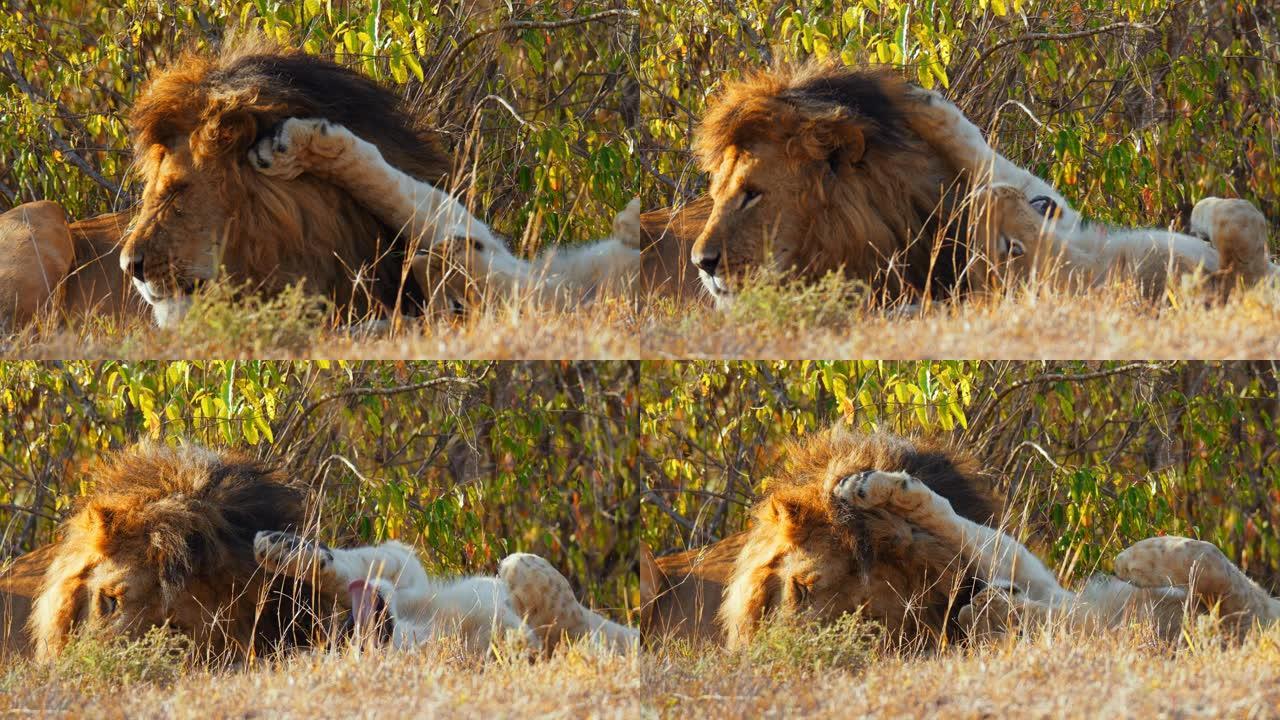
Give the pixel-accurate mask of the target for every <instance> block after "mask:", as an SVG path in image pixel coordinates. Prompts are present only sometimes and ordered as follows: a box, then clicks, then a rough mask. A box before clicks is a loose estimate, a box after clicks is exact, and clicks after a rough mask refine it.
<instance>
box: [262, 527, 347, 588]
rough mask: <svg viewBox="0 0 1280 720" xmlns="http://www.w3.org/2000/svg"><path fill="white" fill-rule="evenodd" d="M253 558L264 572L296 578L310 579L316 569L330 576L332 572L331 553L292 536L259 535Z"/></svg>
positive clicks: (279, 534)
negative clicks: (306, 576)
mask: <svg viewBox="0 0 1280 720" xmlns="http://www.w3.org/2000/svg"><path fill="white" fill-rule="evenodd" d="M253 556H254V559H256V560H257V561H258V564H259V565H261V566H262V567H263V569H265V570H267V571H269V572H279V573H283V574H285V575H291V576H293V577H302V576H304V575H309V574H310V573H311V571H312V570H313V569H314V570H315V571H317V572H320V573H328V572H330V571H331V570H332V568H333V551H332V550H330V549H329V548H328V547H326V546H325V545H324V544H323V543H318V542H315V541H313V540H308V539H306V538H304V537H300V536H298V535H295V534H294V533H291V532H284V531H276V532H269V531H265V530H264V531H260V532H259V533H258V534H257V535H256V536H254V538H253Z"/></svg>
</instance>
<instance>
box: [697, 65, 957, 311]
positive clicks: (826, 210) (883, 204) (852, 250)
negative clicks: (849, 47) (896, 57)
mask: <svg viewBox="0 0 1280 720" xmlns="http://www.w3.org/2000/svg"><path fill="white" fill-rule="evenodd" d="M910 92H911V86H910V85H908V84H907V82H906V81H904V80H903V79H902V77H901V76H900V74H899V73H897V72H895V71H892V70H889V69H886V68H851V67H846V66H844V65H841V64H838V63H833V62H809V63H805V64H799V65H794V66H781V67H778V68H774V69H771V70H763V71H758V72H755V73H752V74H749V75H747V76H746V77H744V78H742V79H740V80H735V81H731V82H728V83H726V84H725V86H724V87H723V88H722V89H721V90H720V91H719V92H718V93H717V95H716V96H715V98H714V99H712V100H711V101H709V102H708V105H707V111H706V113H705V114H704V115H703V118H702V120H701V121H700V123H699V125H698V131H697V136H696V138H695V143H694V152H695V154H696V156H697V158H698V161H699V164H700V166H701V167H702V169H703V170H704V171H706V172H708V173H710V174H712V175H715V173H716V172H717V170H718V169H719V168H720V166H721V162H722V160H723V159H724V158H732V157H734V156H736V155H737V154H739V153H742V152H757V153H758V152H759V151H760V148H762V147H771V148H780V149H782V151H783V154H784V155H785V156H789V157H791V158H792V159H795V160H800V161H803V160H805V157H804V156H803V153H802V152H801V150H810V151H811V149H812V148H822V147H826V146H829V145H831V144H832V143H831V142H830V133H831V132H832V131H831V128H833V127H834V128H838V129H840V130H841V131H844V130H843V129H844V128H850V129H851V130H850V131H851V132H852V129H856V132H857V135H858V136H859V137H860V141H859V142H858V143H857V144H858V148H859V151H860V154H859V157H858V158H857V159H856V161H855V163H854V166H855V167H854V169H853V170H852V171H841V170H839V169H838V168H842V167H844V166H843V165H841V164H840V162H839V160H840V157H839V155H835V154H833V155H832V157H831V158H830V159H829V162H832V168H833V170H836V172H835V175H836V177H837V180H836V181H834V182H833V183H831V184H830V186H829V190H830V192H826V191H825V190H824V191H823V192H822V193H813V195H815V196H818V195H822V196H824V201H823V202H822V203H820V204H816V205H815V204H814V203H810V205H809V208H810V210H809V212H811V213H812V214H813V216H812V217H809V218H800V219H799V220H798V221H799V222H805V223H807V224H806V225H805V227H806V228H808V230H807V231H806V236H805V238H804V240H803V242H804V244H805V246H806V247H805V248H804V250H805V251H804V252H803V253H802V255H801V257H803V258H804V259H805V260H806V261H808V262H809V265H808V268H807V269H808V271H809V272H811V273H812V274H813V275H814V276H815V277H820V276H821V275H822V274H824V273H826V272H828V271H832V270H838V269H843V271H844V272H845V273H846V274H848V275H850V276H852V277H855V278H858V279H861V280H865V281H869V282H879V281H883V280H892V281H893V282H894V287H897V285H898V284H899V283H898V282H897V281H898V279H899V278H900V279H901V281H902V283H901V284H905V286H906V288H909V289H911V290H913V291H914V292H917V293H922V292H924V291H926V290H927V291H928V292H929V293H930V294H931V295H933V296H936V297H946V296H948V295H950V294H951V293H952V292H953V291H954V290H955V289H956V287H957V283H958V281H959V278H960V275H961V272H962V271H963V269H964V268H965V266H966V265H967V262H968V253H967V250H966V247H965V238H964V233H963V222H957V220H958V219H962V218H961V216H960V215H959V213H958V212H956V208H957V207H958V206H959V205H960V203H959V202H957V201H958V199H959V198H958V194H956V196H955V197H953V194H955V193H954V190H955V188H954V187H953V186H954V181H955V179H956V171H955V169H954V168H952V167H951V166H950V165H949V164H948V163H947V162H946V161H945V160H944V159H942V158H941V157H940V156H939V155H938V154H937V153H936V152H935V151H934V150H933V149H932V148H930V147H929V146H928V145H927V144H926V143H925V142H924V140H923V139H921V138H920V136H919V135H917V134H916V133H915V132H914V131H913V130H912V129H911V127H910V123H909V122H908V118H909V112H910V109H911V106H910V104H911V103H912V102H913V101H912V99H911V97H910ZM824 133H825V135H824ZM836 148H837V151H838V150H839V149H840V146H839V144H838V143H836ZM804 201H806V200H805V199H804V198H800V199H797V200H796V202H797V204H800V203H802V202H804ZM895 256H896V259H895V262H893V263H891V264H886V263H887V260H886V259H887V258H890V257H895ZM890 265H892V268H893V269H892V271H891V272H892V273H893V277H886V276H884V275H882V273H883V272H884V271H885V270H886V269H887V268H888V267H889V266H890ZM898 289H903V288H898Z"/></svg>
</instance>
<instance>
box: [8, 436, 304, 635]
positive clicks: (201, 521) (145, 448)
mask: <svg viewBox="0 0 1280 720" xmlns="http://www.w3.org/2000/svg"><path fill="white" fill-rule="evenodd" d="M89 480H90V484H91V485H92V487H93V490H92V491H91V493H90V494H89V495H88V496H86V497H85V498H84V499H83V501H82V502H81V504H80V507H79V509H78V510H76V512H75V513H74V514H73V515H72V516H71V517H70V518H69V519H68V520H67V521H66V523H65V524H64V526H63V529H62V537H61V539H60V540H59V541H58V542H57V544H56V545H55V546H54V549H53V551H52V557H51V558H50V560H49V564H48V569H47V570H46V571H45V574H44V580H43V582H42V584H41V588H40V590H39V592H38V594H37V595H36V598H35V601H34V603H33V604H32V607H31V615H30V618H29V621H28V629H29V632H30V635H31V641H32V644H33V646H34V650H35V654H36V656H37V657H39V658H49V657H51V656H53V655H55V654H57V653H58V652H59V651H60V650H61V648H62V647H63V646H64V645H65V644H66V642H67V640H68V639H69V638H70V636H71V635H72V634H73V633H75V632H80V631H82V630H83V631H89V632H98V633H105V634H108V635H127V636H136V635H140V634H143V633H145V632H146V631H147V630H148V629H150V628H152V627H157V626H168V627H169V628H171V629H174V630H176V631H178V632H181V633H184V634H186V635H188V636H190V637H191V638H192V639H193V640H194V641H195V642H196V643H197V644H198V645H199V646H200V647H201V648H206V649H207V650H208V651H209V653H210V654H211V655H222V654H223V653H226V654H227V655H229V656H244V655H247V654H249V653H262V652H265V651H268V650H271V649H274V648H276V647H278V646H285V647H287V646H292V645H300V644H301V645H305V644H308V643H310V642H311V641H312V632H313V631H315V630H317V625H316V624H315V623H314V620H315V619H316V616H315V613H314V610H313V608H312V603H311V593H310V591H309V589H308V588H307V587H306V586H305V584H303V585H301V586H299V584H298V583H294V582H283V581H273V580H270V579H268V578H266V577H265V576H264V574H263V573H262V572H260V571H259V569H258V564H257V562H256V561H255V559H254V556H253V538H254V535H255V533H257V532H258V531H261V530H283V529H287V528H291V527H296V526H298V525H299V523H300V521H301V520H302V512H303V504H304V499H305V495H304V492H303V490H302V489H301V488H300V487H298V486H297V485H295V484H293V483H291V482H289V481H288V480H287V479H286V478H285V476H284V474H283V473H281V472H280V471H279V470H278V469H276V468H273V467H271V466H268V465H265V464H263V463H260V462H257V461H254V460H251V459H249V458H247V457H244V456H240V455H237V454H234V453H219V452H214V451H211V450H207V449H205V448H201V447H198V446H194V445H184V446H182V447H178V448H171V447H165V446H160V445H149V444H144V445H138V446H135V447H133V448H130V449H128V450H125V451H122V452H119V453H117V454H115V455H113V456H111V457H110V458H108V459H106V460H105V461H103V462H102V463H101V464H100V465H99V466H98V467H97V468H96V469H95V470H94V472H93V473H92V475H91V477H90V478H89ZM37 552H39V551H37ZM13 620H14V619H11V620H10V623H11V624H12V623H13Z"/></svg>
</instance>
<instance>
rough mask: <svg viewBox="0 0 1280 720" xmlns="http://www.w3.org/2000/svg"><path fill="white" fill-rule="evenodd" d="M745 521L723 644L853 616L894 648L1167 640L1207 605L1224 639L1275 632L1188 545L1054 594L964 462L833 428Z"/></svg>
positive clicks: (1145, 551) (1269, 609) (1257, 599)
mask: <svg viewBox="0 0 1280 720" xmlns="http://www.w3.org/2000/svg"><path fill="white" fill-rule="evenodd" d="M788 463H789V469H788V472H787V474H786V476H785V477H784V479H783V480H782V482H781V483H780V484H779V485H777V486H776V487H775V488H773V489H772V490H771V492H770V493H769V495H768V496H766V497H765V498H764V499H763V500H762V501H761V502H760V504H759V505H758V506H757V508H756V511H755V517H756V524H755V525H754V526H753V527H752V528H751V529H750V530H749V531H748V533H749V534H748V539H747V542H746V545H745V546H744V547H743V549H742V552H741V553H740V554H739V556H738V559H737V562H736V564H735V567H734V569H733V572H732V575H731V577H730V581H729V585H728V587H727V588H726V589H725V594H724V599H723V602H722V603H721V607H720V619H721V621H722V623H723V624H724V626H725V630H726V635H727V640H728V643H729V644H730V645H731V646H732V645H739V644H741V643H743V642H744V641H745V640H747V639H748V638H750V637H751V636H752V634H753V633H754V631H755V629H756V628H757V626H758V624H759V623H760V622H761V621H762V620H763V619H764V618H765V617H766V616H768V615H770V614H778V615H798V614H806V615H811V616H817V617H819V618H831V617H834V616H837V615H839V614H840V613H843V612H848V611H853V610H856V609H859V608H861V609H863V611H864V612H865V613H866V615H867V616H868V617H870V618H872V619H874V620H877V621H878V622H880V623H881V624H883V625H884V626H885V627H886V628H887V629H888V630H889V631H890V632H891V633H893V634H895V635H897V636H899V637H902V638H904V639H909V640H910V639H924V640H926V641H930V640H933V639H936V638H937V637H939V636H940V635H942V634H943V633H946V632H948V631H951V630H953V629H957V625H958V626H959V628H958V629H959V630H961V631H963V632H967V633H970V634H971V635H987V634H990V633H993V632H994V633H1004V632H1009V631H1011V630H1014V629H1016V628H1019V627H1028V626H1030V627H1035V626H1042V625H1045V624H1047V623H1050V622H1053V621H1059V622H1064V623H1066V624H1067V625H1068V627H1070V628H1073V629H1076V630H1079V631H1085V632H1087V631H1096V630H1099V629H1101V628H1106V627H1116V626H1119V625H1120V624H1122V623H1125V622H1134V621H1136V622H1139V623H1143V624H1146V625H1148V626H1150V627H1151V628H1152V629H1153V630H1154V631H1155V632H1156V633H1158V634H1159V636H1161V637H1163V638H1166V639H1169V640H1176V639H1177V638H1178V637H1179V635H1180V632H1181V628H1182V624H1183V622H1184V621H1185V618H1186V617H1187V611H1188V610H1190V611H1192V612H1202V611H1204V610H1206V609H1211V608H1217V609H1218V611H1219V612H1220V613H1221V614H1222V617H1223V619H1224V620H1225V621H1226V622H1227V627H1228V629H1229V630H1232V631H1234V632H1243V631H1245V630H1247V629H1249V628H1250V627H1252V626H1254V625H1255V624H1257V623H1271V622H1276V621H1280V601H1278V600H1276V599H1274V598H1272V597H1270V596H1269V595H1268V594H1267V593H1266V592H1265V591H1263V590H1262V589H1261V588H1259V587H1258V586H1257V585H1256V584H1255V583H1253V582H1252V581H1251V580H1249V579H1248V578H1247V577H1246V576H1245V575H1244V574H1243V573H1242V572H1241V571H1240V570H1239V568H1237V567H1236V566H1235V565H1233V564H1232V563H1231V562H1230V561H1229V560H1228V559H1227V558H1226V557H1225V556H1224V555H1223V554H1222V552H1221V551H1220V550H1218V549H1217V548H1216V547H1214V546H1213V545H1210V544H1208V543H1204V542H1200V541H1197V540H1189V539H1186V538H1175V537H1158V538H1151V539H1148V540H1143V541H1142V542H1139V543H1137V544H1135V545H1134V546H1132V547H1130V548H1129V549H1127V550H1125V551H1124V552H1123V553H1121V554H1120V555H1119V556H1118V557H1117V558H1116V561H1115V571H1116V577H1114V578H1098V579H1095V580H1093V581H1091V582H1090V583H1089V584H1088V585H1087V586H1086V587H1085V588H1084V589H1083V590H1082V591H1081V592H1080V593H1078V594H1077V593H1074V592H1071V591H1069V590H1067V589H1065V588H1063V587H1062V586H1061V585H1060V584H1059V583H1058V582H1057V580H1056V579H1055V578H1054V576H1053V573H1052V572H1050V571H1049V569H1048V568H1047V567H1045V565H1044V564H1043V563H1042V562H1041V561H1040V560H1039V559H1038V558H1037V557H1036V556H1035V555H1034V554H1032V553H1031V551H1029V550H1028V549H1027V548H1025V547H1024V546H1022V545H1021V544H1020V543H1018V541H1017V540H1015V539H1013V538H1012V537H1009V536H1008V535H1006V534H1004V533H1002V532H1001V531H999V530H997V529H995V528H993V527H991V526H990V525H988V524H987V523H988V522H990V519H991V517H992V516H991V513H990V505H989V501H988V500H987V498H986V497H985V496H984V495H983V494H982V493H981V492H980V491H979V490H978V489H977V488H978V483H977V480H976V465H975V464H974V463H973V461H972V460H970V459H968V458H966V457H965V456H964V455H963V454H961V453H957V452H955V451H952V450H948V449H945V448H943V447H942V446H938V445H933V444H931V443H927V442H922V441H913V440H907V439H905V438H900V437H894V436H887V435H871V436H862V435H853V434H850V433H848V432H846V431H844V430H842V429H839V428H834V429H832V430H830V431H828V432H826V433H823V434H820V435H818V436H816V437H815V438H813V439H811V440H808V441H805V442H804V443H801V444H797V445H795V446H793V447H792V448H791V449H790V452H789V459H788Z"/></svg>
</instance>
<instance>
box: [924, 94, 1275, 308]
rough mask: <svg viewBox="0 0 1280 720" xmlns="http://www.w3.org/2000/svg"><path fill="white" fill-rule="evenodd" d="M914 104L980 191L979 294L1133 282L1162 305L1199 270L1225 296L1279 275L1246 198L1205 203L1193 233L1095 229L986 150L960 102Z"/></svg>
mask: <svg viewBox="0 0 1280 720" xmlns="http://www.w3.org/2000/svg"><path fill="white" fill-rule="evenodd" d="M912 97H913V99H914V104H913V106H912V107H911V110H910V111H909V112H908V114H907V119H908V125H910V126H911V128H912V129H913V130H914V131H915V132H916V133H917V134H919V135H920V137H921V138H923V139H924V140H925V141H926V142H928V143H929V145H930V146H931V147H932V148H933V149H934V150H936V151H937V152H938V153H940V154H941V155H942V156H943V157H944V158H945V159H946V160H947V161H948V162H950V163H951V164H952V165H953V166H955V167H956V168H957V169H959V170H962V171H964V172H965V173H967V174H968V175H969V180H970V182H971V183H972V184H973V186H974V190H973V193H972V195H971V197H970V201H971V202H972V203H973V208H974V212H973V213H972V215H971V216H972V218H973V223H972V227H971V229H970V234H969V238H970V242H971V248H972V250H973V252H972V255H971V257H972V258H973V265H972V267H971V268H970V269H969V275H968V278H969V280H970V283H969V285H970V286H971V287H973V288H975V289H979V290H998V289H1000V288H1001V287H1009V286H1016V285H1018V284H1024V283H1026V282H1028V281H1030V280H1031V279H1032V278H1035V279H1038V280H1040V281H1043V282H1048V283H1050V284H1051V285H1053V286H1056V287H1058V288H1060V289H1064V290H1069V291H1070V290H1077V291H1078V290H1082V289H1086V288H1092V287H1098V286H1100V285H1102V284H1104V283H1106V282H1115V281H1117V280H1123V279H1130V280H1133V281H1135V282H1136V283H1137V284H1138V285H1139V286H1140V288H1141V289H1142V290H1143V291H1144V292H1145V293H1146V294H1147V295H1149V296H1152V297H1155V298H1159V297H1163V296H1164V294H1165V287H1166V285H1167V284H1168V282H1169V280H1170V279H1171V278H1174V277H1177V276H1178V275H1182V274H1186V273H1191V272H1195V271H1203V272H1204V273H1206V274H1208V275H1209V277H1210V278H1212V279H1213V280H1214V282H1215V284H1216V285H1217V286H1218V287H1219V290H1220V292H1221V294H1224V295H1225V294H1226V293H1227V292H1229V291H1230V290H1231V289H1234V288H1235V287H1239V286H1244V287H1247V286H1251V285H1254V284H1256V283H1258V282H1259V281H1260V280H1262V279H1264V278H1266V277H1273V278H1274V277H1280V266H1277V265H1276V264H1275V263H1273V262H1272V261H1271V260H1270V258H1269V256H1268V251H1267V220H1266V218H1265V217H1263V215H1262V213H1261V212H1259V211H1258V209H1257V208H1255V207H1254V206H1253V205H1252V204H1250V203H1249V202H1248V201H1245V200H1224V199H1222V198H1212V197H1211V198H1204V199H1202V200H1200V202H1198V203H1196V206H1195V208H1194V209H1193V210H1192V212H1191V232H1192V233H1194V235H1185V234H1182V233H1177V232H1173V231H1170V230H1165V229H1155V228H1140V229H1127V228H1114V227H1109V226H1107V225H1105V224H1102V223H1096V222H1089V221H1087V220H1085V219H1084V217H1083V216H1082V215H1081V214H1080V213H1079V212H1077V211H1076V210H1075V209H1073V208H1072V207H1071V206H1070V204H1068V203H1067V201H1066V199H1064V198H1063V197H1062V195H1061V194H1060V193H1058V191H1057V190H1055V189H1054V188H1053V187H1052V186H1050V185H1049V184H1048V183H1047V182H1045V181H1044V180H1042V179H1041V178H1039V177H1037V176H1036V175H1034V174H1032V173H1030V172H1028V171H1026V170H1024V169H1022V168H1020V167H1018V166H1017V165H1015V164H1013V163H1012V162H1010V161H1009V160H1008V159H1006V158H1005V157H1004V156H1002V155H1000V154H999V153H997V152H996V151H995V150H994V149H992V148H991V147H990V146H989V145H987V143H986V141H985V140H984V139H983V137H982V133H981V132H980V131H979V130H978V128H977V127H976V126H974V124H973V123H972V122H970V121H969V119H968V118H966V117H965V116H964V114H963V113H962V112H960V110H959V108H957V107H956V106H955V105H953V104H952V103H950V102H948V101H947V100H946V99H944V98H943V97H942V96H940V95H938V94H937V93H934V92H929V91H925V90H916V91H914V92H913V93H912ZM1206 240H1207V241H1208V242H1206Z"/></svg>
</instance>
